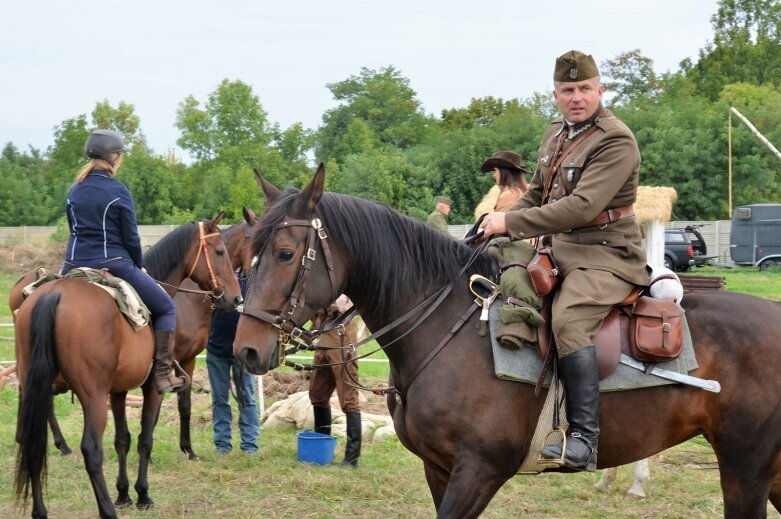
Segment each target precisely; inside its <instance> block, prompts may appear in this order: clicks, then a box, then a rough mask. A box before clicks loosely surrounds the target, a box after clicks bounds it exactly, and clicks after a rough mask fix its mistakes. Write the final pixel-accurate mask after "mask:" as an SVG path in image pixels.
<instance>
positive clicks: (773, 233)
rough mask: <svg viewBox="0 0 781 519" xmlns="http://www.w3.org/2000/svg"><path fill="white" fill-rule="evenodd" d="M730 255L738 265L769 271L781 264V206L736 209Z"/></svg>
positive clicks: (751, 206) (752, 205)
mask: <svg viewBox="0 0 781 519" xmlns="http://www.w3.org/2000/svg"><path fill="white" fill-rule="evenodd" d="M729 246H730V256H731V257H732V261H734V262H735V264H736V265H749V266H755V267H756V266H759V268H760V269H761V270H767V269H769V268H770V267H773V266H775V265H781V204H751V205H744V206H741V207H738V208H736V209H735V213H734V214H733V216H732V230H731V232H730V243H729Z"/></svg>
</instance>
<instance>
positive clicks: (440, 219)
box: [426, 210, 449, 234]
mask: <svg viewBox="0 0 781 519" xmlns="http://www.w3.org/2000/svg"><path fill="white" fill-rule="evenodd" d="M426 223H428V224H429V225H430V226H431V227H433V228H434V229H436V230H438V231H440V232H443V233H445V234H449V233H448V230H447V220H446V219H445V215H444V214H442V213H440V212H439V211H436V210H435V211H434V212H433V213H431V214H430V215H428V219H427V220H426Z"/></svg>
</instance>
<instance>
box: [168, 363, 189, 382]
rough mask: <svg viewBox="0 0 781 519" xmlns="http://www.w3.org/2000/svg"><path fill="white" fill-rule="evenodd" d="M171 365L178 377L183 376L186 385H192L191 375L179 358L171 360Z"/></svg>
mask: <svg viewBox="0 0 781 519" xmlns="http://www.w3.org/2000/svg"><path fill="white" fill-rule="evenodd" d="M171 367H172V368H173V369H174V375H175V376H178V377H182V378H183V379H184V380H185V381H186V382H185V386H189V385H190V375H188V374H187V372H186V371H185V370H184V368H183V367H182V365H181V364H179V361H178V360H174V361H172V362H171Z"/></svg>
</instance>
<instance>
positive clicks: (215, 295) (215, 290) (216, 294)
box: [157, 222, 225, 308]
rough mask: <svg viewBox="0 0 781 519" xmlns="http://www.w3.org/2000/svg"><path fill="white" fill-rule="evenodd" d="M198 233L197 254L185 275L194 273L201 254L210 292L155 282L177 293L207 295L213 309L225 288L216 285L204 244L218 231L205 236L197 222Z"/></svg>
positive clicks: (218, 232)
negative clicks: (210, 285) (206, 271)
mask: <svg viewBox="0 0 781 519" xmlns="http://www.w3.org/2000/svg"><path fill="white" fill-rule="evenodd" d="M198 233H199V243H198V253H197V254H196V255H195V261H193V267H192V268H191V269H190V273H189V274H187V277H188V278H189V277H190V276H192V275H193V272H195V269H196V267H197V266H198V260H199V259H200V258H201V254H203V258H204V259H205V260H206V268H207V269H208V270H209V278H210V280H211V284H212V289H211V291H209V290H194V289H189V288H181V287H177V286H174V285H171V284H169V283H165V282H163V281H157V282H158V283H159V284H161V285H165V286H167V287H171V288H173V289H175V290H177V291H179V292H187V293H188V294H204V295H207V296H208V297H209V299H210V300H211V302H212V308H215V304H216V303H217V301H220V300H221V299H222V298H223V297H224V296H225V288H224V287H221V286H219V285H218V284H217V277H216V276H215V275H214V269H213V268H212V262H211V259H210V258H209V244H208V243H206V240H208V239H209V238H213V237H215V236H220V231H219V230H218V231H215V232H213V233H209V234H206V231H205V230H204V227H203V222H198Z"/></svg>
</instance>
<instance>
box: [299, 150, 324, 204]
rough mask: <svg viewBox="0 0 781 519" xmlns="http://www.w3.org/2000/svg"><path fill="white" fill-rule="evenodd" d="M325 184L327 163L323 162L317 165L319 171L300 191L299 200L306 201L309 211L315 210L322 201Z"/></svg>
mask: <svg viewBox="0 0 781 519" xmlns="http://www.w3.org/2000/svg"><path fill="white" fill-rule="evenodd" d="M324 186H325V165H324V164H323V163H322V162H321V163H320V165H319V166H318V167H317V172H315V176H314V178H313V179H312V182H310V183H309V185H308V186H306V187H305V188H304V190H303V191H301V193H299V195H298V198H297V201H298V202H305V203H306V209H307V211H306V212H307V213H311V212H312V211H314V209H315V207H317V203H318V202H319V201H320V197H322V196H323V188H324Z"/></svg>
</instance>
